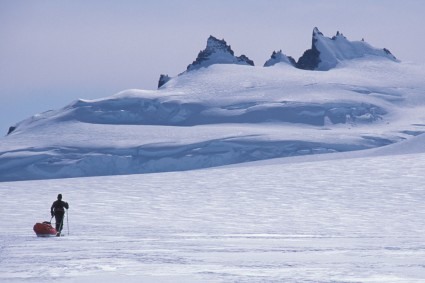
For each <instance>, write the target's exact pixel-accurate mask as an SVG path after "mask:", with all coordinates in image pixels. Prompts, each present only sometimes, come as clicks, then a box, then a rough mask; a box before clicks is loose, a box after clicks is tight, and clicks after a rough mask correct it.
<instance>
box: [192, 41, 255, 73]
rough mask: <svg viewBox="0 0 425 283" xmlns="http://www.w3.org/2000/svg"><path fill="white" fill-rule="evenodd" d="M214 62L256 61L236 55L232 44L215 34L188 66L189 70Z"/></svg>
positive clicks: (252, 63)
mask: <svg viewBox="0 0 425 283" xmlns="http://www.w3.org/2000/svg"><path fill="white" fill-rule="evenodd" d="M213 64H238V65H251V66H254V62H253V61H252V60H250V59H249V58H248V57H247V56H245V55H241V56H235V53H234V52H233V50H232V48H231V47H230V45H227V43H226V41H224V39H222V40H219V39H217V38H215V37H214V36H212V35H211V36H210V37H209V38H208V40H207V47H205V49H204V50H202V51H200V52H199V54H198V57H196V60H195V61H193V62H192V64H190V65H189V66H187V71H192V70H196V69H199V68H202V67H208V66H210V65H213Z"/></svg>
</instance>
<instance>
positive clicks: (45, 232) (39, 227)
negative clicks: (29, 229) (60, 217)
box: [33, 221, 57, 237]
mask: <svg viewBox="0 0 425 283" xmlns="http://www.w3.org/2000/svg"><path fill="white" fill-rule="evenodd" d="M33 229H34V232H35V234H37V237H50V236H56V233H57V231H56V229H55V228H53V227H52V225H51V224H50V222H47V221H44V222H43V223H35V225H34V228H33Z"/></svg>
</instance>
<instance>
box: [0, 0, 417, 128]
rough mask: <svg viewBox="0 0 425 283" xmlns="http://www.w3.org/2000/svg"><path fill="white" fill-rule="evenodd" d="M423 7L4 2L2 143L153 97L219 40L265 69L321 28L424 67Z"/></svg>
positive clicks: (159, 0)
mask: <svg viewBox="0 0 425 283" xmlns="http://www.w3.org/2000/svg"><path fill="white" fill-rule="evenodd" d="M424 15H425V1H422V0H374V1H373V0H351V1H348V0H347V1H346V0H293V1H286V0H257V1H254V0H214V1H206V0H205V1H203V0H180V1H177V0H143V1H142V0H140V1H139V0H116V1H112V0H67V1H65V0H63V1H61V0H33V1H30V0H27V1H24V0H0V40H1V43H0V98H1V103H0V136H2V135H4V134H6V132H7V129H8V127H9V126H12V125H13V124H15V123H16V122H19V121H21V120H23V119H25V118H28V117H30V116H32V115H34V114H36V113H40V112H44V111H47V110H50V109H58V108H61V107H63V106H65V105H67V104H69V103H70V102H72V101H73V100H76V99H78V98H86V99H92V98H100V97H106V96H110V95H112V94H115V93H117V92H119V91H121V90H124V89H129V88H139V89H156V86H157V82H158V78H159V75H160V74H161V73H166V74H169V75H170V76H175V75H177V74H178V73H180V72H182V71H184V70H185V69H186V66H187V65H188V64H189V63H191V62H192V61H193V60H194V59H195V58H196V56H197V54H198V52H199V51H200V50H202V49H204V48H205V45H206V40H207V38H208V36H209V35H214V36H216V37H218V38H220V39H222V38H224V39H225V40H226V41H227V43H228V44H230V45H231V46H232V49H233V50H234V51H235V54H236V55H241V54H245V55H247V56H248V57H249V58H250V59H252V60H254V62H255V64H256V65H263V64H264V62H265V61H266V60H267V59H268V58H269V57H270V55H271V53H272V51H273V50H280V49H282V51H283V53H285V54H287V55H290V56H292V57H294V58H295V59H296V60H298V58H299V57H300V56H301V55H302V53H303V52H304V51H305V50H306V49H308V48H310V46H311V33H312V31H313V28H314V27H316V26H317V27H318V28H319V29H320V30H321V31H322V32H323V33H324V34H325V35H326V36H332V35H334V34H335V33H336V31H340V32H342V33H343V34H344V35H345V36H346V37H347V38H348V39H349V40H361V39H362V38H364V39H365V41H367V42H368V43H370V44H371V45H372V46H374V47H378V48H384V47H386V48H388V49H389V50H390V51H391V52H392V53H393V54H394V55H395V56H396V57H397V58H398V59H400V60H402V61H408V62H417V63H420V64H425V32H424V31H423V29H424V27H425V17H424Z"/></svg>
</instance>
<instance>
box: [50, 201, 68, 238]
mask: <svg viewBox="0 0 425 283" xmlns="http://www.w3.org/2000/svg"><path fill="white" fill-rule="evenodd" d="M68 208H69V205H68V203H67V202H65V201H63V200H62V194H58V199H57V200H55V201H54V202H53V204H52V206H51V207H50V214H51V215H52V217H53V216H54V217H55V219H56V231H57V234H56V236H58V237H59V236H60V235H61V231H62V227H63V218H64V215H65V209H68Z"/></svg>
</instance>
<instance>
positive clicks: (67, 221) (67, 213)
mask: <svg viewBox="0 0 425 283" xmlns="http://www.w3.org/2000/svg"><path fill="white" fill-rule="evenodd" d="M66 227H67V229H68V236H69V212H68V209H67V210H66Z"/></svg>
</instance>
